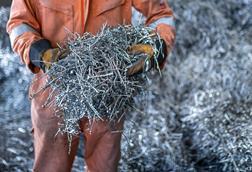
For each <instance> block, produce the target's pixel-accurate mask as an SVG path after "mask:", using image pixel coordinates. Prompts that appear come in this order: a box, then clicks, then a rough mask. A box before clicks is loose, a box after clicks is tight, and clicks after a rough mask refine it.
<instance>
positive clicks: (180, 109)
mask: <svg viewBox="0 0 252 172" xmlns="http://www.w3.org/2000/svg"><path fill="white" fill-rule="evenodd" d="M169 2H170V4H171V6H172V8H173V9H174V12H175V16H176V23H177V26H176V28H177V38H176V45H175V49H174V50H173V54H172V55H171V56H170V57H169V63H168V64H167V66H166V67H165V71H163V72H162V75H163V77H162V78H160V77H159V75H158V74H157V75H154V76H149V78H150V80H151V85H152V86H151V90H150V92H147V93H145V94H146V96H145V97H146V98H144V96H143V97H141V98H140V99H139V100H138V102H144V104H143V105H137V108H138V109H140V110H141V112H139V110H134V112H132V113H130V114H127V115H126V116H128V117H127V120H126V121H125V133H124V135H125V137H123V141H122V160H121V162H120V167H119V168H120V170H121V171H158V172H159V171H169V170H170V171H186V172H194V171H199V172H201V171H210V172H215V171H218V172H219V171H220V172H221V171H223V172H226V171H230V172H232V171H236V172H237V171H252V170H251V165H252V164H251V158H252V148H251V147H252V146H251V142H252V139H251V137H252V136H251V133H252V132H251V131H252V126H251V125H252V118H251V111H252V109H251V107H252V96H251V95H252V70H251V69H252V46H251V45H252V39H251V38H252V1H251V0H240V1H237V0H225V1H218V0H212V1H206V0H176V1H175V0H170V1H169ZM2 28H4V27H2ZM8 59H9V58H8ZM6 60H7V59H5V60H4V61H6ZM6 68H7V67H6V66H5V68H4V71H7V70H5V69H6ZM12 68H13V71H15V70H14V69H17V72H16V73H19V75H18V76H20V77H19V78H23V77H24V76H25V75H23V72H24V71H23V70H19V69H20V65H13V66H12ZM4 79H6V80H7V79H8V80H10V77H4ZM15 79H16V78H14V79H13V80H15ZM8 80H7V81H8ZM25 82H27V81H25ZM4 83H7V82H6V81H4ZM27 84H28V83H27ZM2 85H3V84H2ZM16 85H18V84H17V83H14V82H13V83H12V84H11V83H10V84H8V88H9V90H10V91H9V93H10V94H11V95H13V94H14V93H13V94H12V92H13V91H12V90H17V87H16ZM19 85H20V84H19ZM6 88H7V86H6ZM11 88H12V89H11ZM5 91H6V93H7V91H8V90H7V89H5ZM15 94H16V92H15ZM6 96H7V94H6ZM11 97H17V96H8V100H10V99H11ZM6 99H7V97H6ZM14 100H16V99H13V101H14ZM23 102H24V101H22V103H20V104H22V105H23ZM8 104H9V103H8ZM1 106H2V107H7V106H6V105H5V104H1ZM8 106H9V105H8ZM19 113H20V111H17V112H16V113H11V114H9V116H8V115H6V114H5V116H8V119H9V120H6V121H4V120H2V118H1V120H2V121H1V127H3V128H1V131H6V133H8V134H7V136H6V137H4V133H3V134H1V136H2V137H3V139H2V140H4V141H5V142H6V144H2V145H1V149H0V153H1V155H2V156H1V157H0V167H3V168H2V169H7V170H9V171H11V170H12V171H18V170H17V169H19V171H22V170H23V169H27V168H28V167H30V168H31V161H30V159H32V158H31V157H32V153H31V151H32V150H30V148H31V147H32V146H31V144H29V146H26V145H25V144H20V143H22V142H20V140H29V139H28V137H27V138H24V139H23V138H22V137H23V135H21V134H20V133H18V132H15V131H17V130H15V128H17V126H14V123H16V124H15V125H19V124H20V125H21V124H22V123H25V124H26V125H25V126H28V123H29V122H27V121H29V116H26V117H24V118H23V119H22V118H21V116H22V115H20V114H19ZM13 114H15V115H13ZM18 114H19V116H20V117H19V118H18V119H17V115H18ZM4 119H5V118H4ZM10 121H11V122H10ZM24 121H26V122H24ZM20 127H21V126H20ZM23 128H25V127H23ZM28 128H29V127H28ZM21 131H23V130H21ZM25 131H26V132H27V133H29V131H28V129H27V127H26V128H25ZM10 134H11V135H10ZM18 138H22V139H18ZM1 143H2V142H1ZM9 143H12V144H13V145H11V144H9ZM16 145H23V146H22V149H19V148H17V146H16ZM81 149H82V147H81ZM20 150H22V151H20ZM2 151H6V152H3V153H2ZM29 151H30V153H29ZM20 152H21V153H20ZM5 155H6V156H5ZM7 155H8V156H7ZM9 155H11V156H9ZM25 156H27V157H25ZM16 157H17V158H16ZM20 157H23V159H21V158H20ZM27 159H28V161H27ZM78 159H80V156H78ZM17 162H18V163H17ZM20 169H21V170H20ZM7 170H6V171H7ZM81 170H82V171H83V166H82V164H81V165H79V164H78V165H76V168H75V169H74V171H81ZM23 171H24V170H23Z"/></svg>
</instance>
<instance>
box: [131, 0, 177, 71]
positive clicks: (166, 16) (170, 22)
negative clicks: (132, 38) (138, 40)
mask: <svg viewBox="0 0 252 172" xmlns="http://www.w3.org/2000/svg"><path fill="white" fill-rule="evenodd" d="M133 6H134V7H135V8H136V10H137V11H139V12H140V13H142V14H143V15H144V16H145V17H146V22H145V24H146V25H147V26H151V27H154V28H155V29H156V32H157V33H158V34H159V35H160V36H161V38H162V39H163V40H164V41H165V44H166V46H167V50H168V52H170V50H171V48H172V46H173V44H174V40H175V25H174V16H173V11H172V10H171V8H170V7H169V5H168V3H167V2H166V1H164V0H133ZM163 66H164V64H161V66H160V67H161V68H163Z"/></svg>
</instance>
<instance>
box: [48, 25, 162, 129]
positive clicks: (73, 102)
mask: <svg viewBox="0 0 252 172" xmlns="http://www.w3.org/2000/svg"><path fill="white" fill-rule="evenodd" d="M151 32H152V29H151V28H146V27H140V26H139V27H132V26H118V27H115V28H110V27H106V26H105V27H104V28H103V29H102V30H101V32H100V33H98V34H97V35H92V34H90V33H85V34H84V35H83V36H79V35H77V34H74V35H72V37H71V38H70V40H69V41H67V46H66V48H67V49H68V50H69V55H68V56H67V57H66V58H64V59H63V60H60V61H59V62H57V63H54V64H53V65H52V67H51V68H50V70H49V71H48V72H47V74H48V76H49V80H48V85H49V86H50V87H51V88H52V91H51V95H53V94H54V93H55V92H57V93H56V97H55V101H54V99H53V100H51V99H50V96H49V99H48V100H47V102H46V105H50V104H53V106H56V107H57V108H59V110H60V112H63V113H60V114H62V117H63V120H64V123H63V127H62V128H61V130H62V131H63V132H66V133H68V134H77V133H78V131H79V130H78V127H79V126H78V122H79V120H80V119H81V118H83V117H87V118H88V119H89V120H96V119H100V120H109V121H113V120H118V119H119V118H121V116H123V115H124V111H125V110H126V107H130V106H132V105H133V104H132V98H133V97H134V96H135V95H137V94H138V93H139V92H140V91H141V90H142V89H143V90H144V86H145V81H146V77H145V75H136V76H127V67H128V66H129V65H132V64H133V63H134V62H136V60H137V59H138V58H139V57H140V56H146V55H145V54H139V55H133V54H129V53H128V52H127V49H128V48H129V47H130V46H131V45H134V44H137V43H144V44H151V45H153V47H154V46H155V44H154V42H155V40H154V39H153V38H151V37H150V36H149V35H151ZM157 39H158V37H157Z"/></svg>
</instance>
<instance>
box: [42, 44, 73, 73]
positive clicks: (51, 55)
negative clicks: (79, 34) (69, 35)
mask: <svg viewBox="0 0 252 172" xmlns="http://www.w3.org/2000/svg"><path fill="white" fill-rule="evenodd" d="M68 53H69V52H68V50H66V49H64V50H61V49H59V48H51V49H48V50H46V51H45V52H44V53H43V54H42V56H41V61H42V63H41V66H40V67H41V69H42V70H43V71H44V72H46V71H48V70H49V69H50V68H51V66H52V64H53V63H55V62H57V61H59V60H61V59H63V58H65V57H66V56H67V55H68Z"/></svg>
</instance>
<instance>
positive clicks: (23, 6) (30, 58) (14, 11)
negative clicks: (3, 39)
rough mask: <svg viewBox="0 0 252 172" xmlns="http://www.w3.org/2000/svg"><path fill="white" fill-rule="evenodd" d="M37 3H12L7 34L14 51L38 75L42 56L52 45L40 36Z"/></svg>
mask: <svg viewBox="0 0 252 172" xmlns="http://www.w3.org/2000/svg"><path fill="white" fill-rule="evenodd" d="M35 3H36V1H34V0H13V1H12V6H11V12H10V19H9V21H8V24H7V32H8V33H9V35H10V40H11V46H12V49H13V50H14V51H15V52H16V53H18V55H19V56H20V57H21V60H22V62H23V63H25V64H26V65H27V66H28V68H29V69H30V70H31V71H32V72H33V73H38V72H39V70H40V66H41V62H40V59H41V58H40V57H41V54H42V53H43V52H45V51H46V50H48V49H50V48H51V45H50V42H49V41H48V40H46V39H44V38H43V37H42V36H41V34H40V24H39V23H38V21H37V19H36V13H35V11H36V8H37V6H36V4H35Z"/></svg>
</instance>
